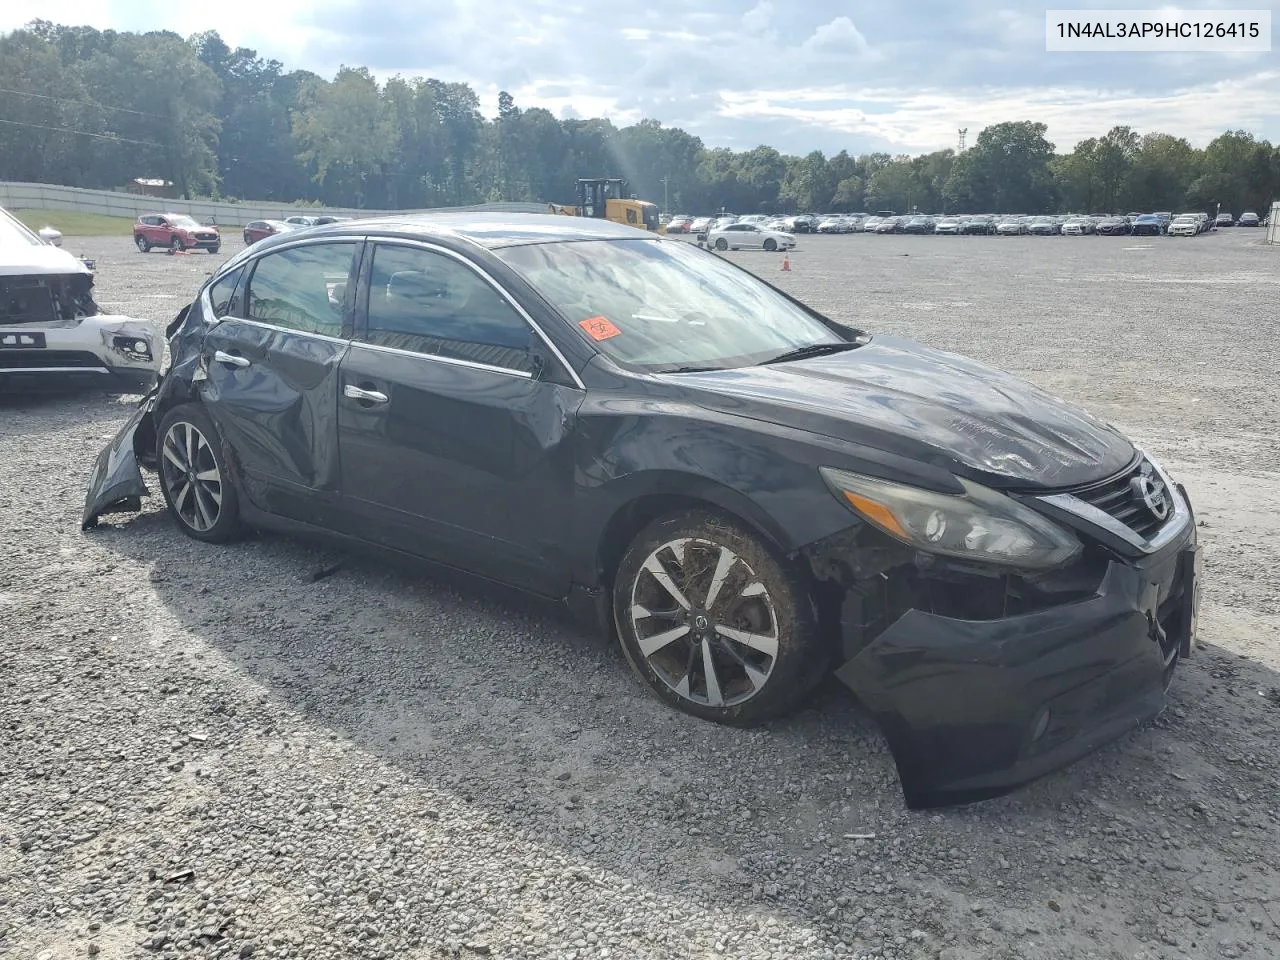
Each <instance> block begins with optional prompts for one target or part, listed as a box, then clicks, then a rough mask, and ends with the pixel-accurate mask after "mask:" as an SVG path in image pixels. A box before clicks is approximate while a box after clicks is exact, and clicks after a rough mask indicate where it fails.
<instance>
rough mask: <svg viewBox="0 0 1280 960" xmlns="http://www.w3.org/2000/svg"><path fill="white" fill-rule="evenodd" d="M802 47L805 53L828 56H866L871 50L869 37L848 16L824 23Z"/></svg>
mask: <svg viewBox="0 0 1280 960" xmlns="http://www.w3.org/2000/svg"><path fill="white" fill-rule="evenodd" d="M800 49H801V50H802V51H804V52H805V53H810V54H824V55H827V56H837V57H844V56H855V57H861V56H865V55H866V54H867V53H869V52H870V51H871V46H870V44H868V43H867V38H866V37H864V36H863V35H862V32H861V31H860V30H859V29H858V28H857V27H856V26H854V23H853V21H852V20H850V19H849V18H848V17H836V18H835V19H834V20H832V21H831V22H830V23H824V24H823V25H822V26H820V27H819V28H818V29H817V30H815V31H814V32H813V35H812V36H811V37H809V39H808V40H806V41H805V42H804V43H803V44H801V46H800Z"/></svg>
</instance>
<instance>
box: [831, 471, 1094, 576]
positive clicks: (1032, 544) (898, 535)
mask: <svg viewBox="0 0 1280 960" xmlns="http://www.w3.org/2000/svg"><path fill="white" fill-rule="evenodd" d="M820 470H821V473H822V477H823V479H824V480H826V482H827V485H828V486H830V487H831V489H832V491H833V492H834V493H835V494H836V495H837V496H839V497H841V498H842V499H843V500H844V501H845V502H846V503H847V504H849V506H851V507H852V508H853V509H854V510H855V511H857V512H858V514H859V515H860V516H862V517H863V518H864V519H865V520H866V521H867V522H868V523H871V524H873V525H874V526H876V527H878V528H879V529H881V530H883V531H884V532H885V533H887V534H888V535H889V536H891V537H894V538H895V539H897V540H901V541H902V542H904V543H907V544H910V545H911V546H913V547H917V548H919V549H920V550H923V551H925V552H926V553H936V554H942V555H945V556H951V557H963V558H964V559H967V560H975V561H980V562H986V563H997V564H1001V565H1004V566H1011V567H1021V568H1023V569H1049V568H1051V567H1057V566H1061V565H1062V564H1064V563H1066V562H1067V561H1068V560H1070V559H1071V558H1072V557H1074V556H1075V555H1076V554H1078V553H1079V552H1080V550H1081V546H1080V541H1078V540H1077V539H1076V538H1075V537H1073V536H1072V535H1071V534H1070V533H1068V532H1067V531H1066V530H1064V529H1062V528H1061V527H1059V526H1058V525H1057V524H1055V523H1053V522H1051V521H1050V520H1048V519H1046V518H1044V517H1042V516H1041V515H1040V514H1038V513H1036V512H1035V511H1034V510H1031V509H1030V508H1028V507H1024V506H1023V505H1022V504H1020V503H1018V502H1017V501H1016V500H1013V499H1011V498H1010V497H1007V496H1005V495H1003V494H1001V493H997V492H996V491H994V490H991V489H989V488H987V487H983V486H980V485H979V484H976V483H970V482H969V481H967V480H963V479H960V478H957V479H958V480H959V482H960V484H961V485H962V486H963V487H964V490H965V492H964V493H963V494H947V493H934V492H933V491H931V490H923V489H921V488H919V487H910V486H905V485H903V484H899V483H892V482H890V481H888V480H878V479H876V478H874V477H864V476H861V475H859V474H855V473H848V472H846V471H844V470H836V469H833V468H831V467H822V468H820Z"/></svg>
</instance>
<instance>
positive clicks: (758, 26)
mask: <svg viewBox="0 0 1280 960" xmlns="http://www.w3.org/2000/svg"><path fill="white" fill-rule="evenodd" d="M772 19H773V4H772V3H770V2H769V0H760V2H759V3H757V4H756V5H755V6H754V7H752V8H751V9H750V10H748V11H747V12H746V13H745V14H743V17H742V25H743V26H744V27H746V28H747V30H748V31H749V32H750V33H764V32H765V31H766V30H767V29H768V28H769V21H770V20H772Z"/></svg>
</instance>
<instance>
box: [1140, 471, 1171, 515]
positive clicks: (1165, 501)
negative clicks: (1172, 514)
mask: <svg viewBox="0 0 1280 960" xmlns="http://www.w3.org/2000/svg"><path fill="white" fill-rule="evenodd" d="M1130 487H1131V489H1132V490H1133V498H1134V499H1135V500H1138V501H1140V502H1141V503H1143V504H1145V505H1146V508H1147V509H1148V510H1150V511H1151V515H1152V516H1153V517H1155V518H1156V519H1157V520H1164V519H1166V518H1167V517H1168V516H1169V495H1168V493H1167V492H1166V491H1165V486H1164V482H1163V481H1162V480H1161V479H1160V478H1159V477H1156V476H1154V475H1152V474H1150V473H1141V474H1139V475H1138V476H1136V477H1134V478H1133V480H1132V481H1131V483H1130Z"/></svg>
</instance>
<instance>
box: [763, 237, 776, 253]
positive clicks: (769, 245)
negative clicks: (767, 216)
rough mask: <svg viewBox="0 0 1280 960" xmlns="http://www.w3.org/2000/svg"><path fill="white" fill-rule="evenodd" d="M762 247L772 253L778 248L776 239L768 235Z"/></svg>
mask: <svg viewBox="0 0 1280 960" xmlns="http://www.w3.org/2000/svg"><path fill="white" fill-rule="evenodd" d="M764 248H765V249H766V250H768V251H769V252H770V253H773V251H775V250H777V249H778V241H777V240H775V239H773V237H769V238H767V239H766V240H765V242H764Z"/></svg>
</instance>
